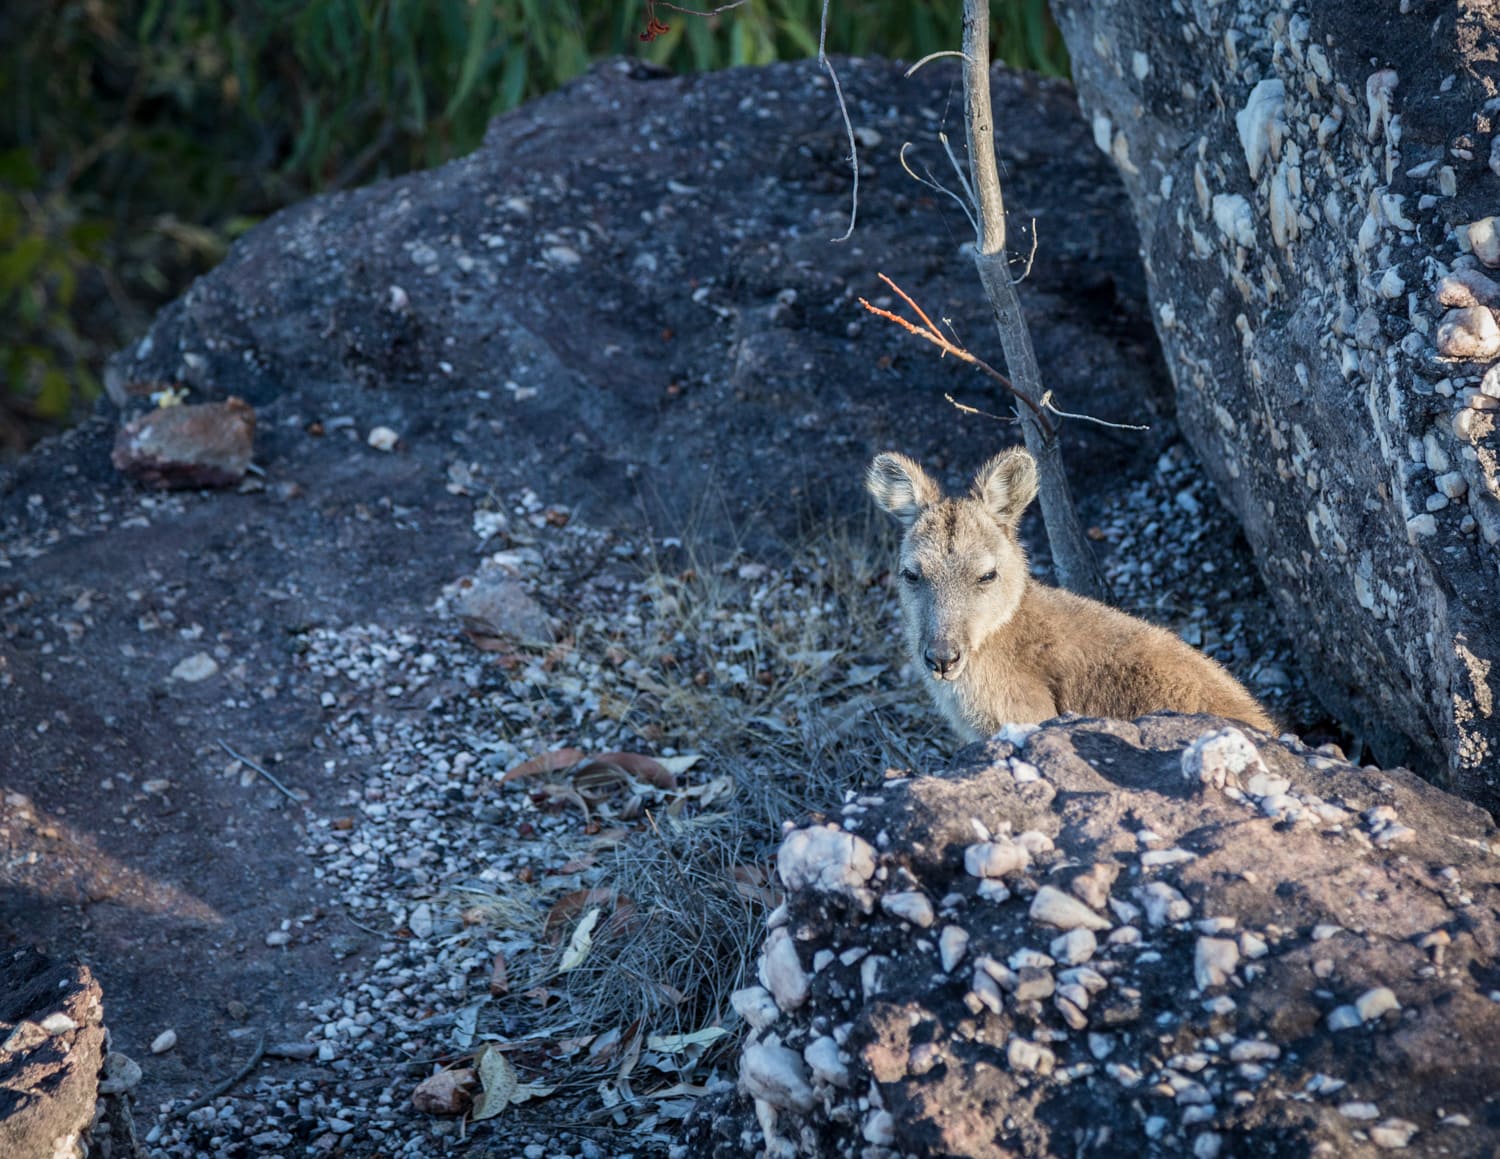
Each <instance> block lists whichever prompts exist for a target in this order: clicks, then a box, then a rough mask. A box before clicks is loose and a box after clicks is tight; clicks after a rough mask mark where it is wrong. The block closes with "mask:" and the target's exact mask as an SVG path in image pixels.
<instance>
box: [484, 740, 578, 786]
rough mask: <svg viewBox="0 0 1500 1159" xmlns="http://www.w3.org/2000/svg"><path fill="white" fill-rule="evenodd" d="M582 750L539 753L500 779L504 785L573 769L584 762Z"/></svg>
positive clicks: (557, 750)
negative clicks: (542, 774)
mask: <svg viewBox="0 0 1500 1159" xmlns="http://www.w3.org/2000/svg"><path fill="white" fill-rule="evenodd" d="M583 756H584V754H583V750H582V749H554V750H552V751H551V752H545V753H539V754H537V755H536V756H534V757H532V758H531V759H530V760H529V761H522V762H521V763H520V764H519V765H517V766H516V767H515V768H513V769H511V770H509V771H508V772H507V773H506V774H505V775H504V776H503V777H501V778H500V783H501V784H502V785H504V784H506V783H508V782H510V781H517V780H520V779H521V778H522V777H532V776H535V775H536V774H537V773H555V772H556V771H557V770H558V769H566V768H571V767H572V766H573V765H576V764H577V763H578V762H579V761H581V760H583Z"/></svg>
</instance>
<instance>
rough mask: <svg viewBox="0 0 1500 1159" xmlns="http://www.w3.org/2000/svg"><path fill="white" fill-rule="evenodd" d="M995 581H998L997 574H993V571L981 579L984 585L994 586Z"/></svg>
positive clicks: (986, 573)
mask: <svg viewBox="0 0 1500 1159" xmlns="http://www.w3.org/2000/svg"><path fill="white" fill-rule="evenodd" d="M995 579H996V576H995V573H994V572H992V571H987V572H985V573H984V574H983V575H982V576H980V577H979V582H980V583H982V584H992V583H994V582H995Z"/></svg>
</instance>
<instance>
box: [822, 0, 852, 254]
mask: <svg viewBox="0 0 1500 1159" xmlns="http://www.w3.org/2000/svg"><path fill="white" fill-rule="evenodd" d="M827 40H828V0H823V22H822V24H821V25H820V26H819V28H818V63H819V64H820V65H822V66H823V68H824V69H825V70H826V71H827V73H828V79H829V80H831V81H832V82H833V95H834V96H835V97H836V98H838V102H839V116H841V117H843V118H844V132H845V133H847V134H848V136H849V169H850V171H851V172H852V173H853V175H854V188H853V190H852V191H851V192H850V194H849V228H848V229H846V230H845V231H844V236H843V237H835V238H830V239H829V240H830V241H848V240H849V239H850V238H851V237H853V236H854V219H855V218H857V217H858V216H859V143H858V142H857V141H855V139H854V124H853V122H852V121H850V120H849V106H848V105H847V104H846V103H845V102H844V86H843V85H841V84H839V74H838V73H836V72H834V71H833V61H831V60H829V59H828V53H827V52H826V51H825V50H824V46H825V44H826V42H827Z"/></svg>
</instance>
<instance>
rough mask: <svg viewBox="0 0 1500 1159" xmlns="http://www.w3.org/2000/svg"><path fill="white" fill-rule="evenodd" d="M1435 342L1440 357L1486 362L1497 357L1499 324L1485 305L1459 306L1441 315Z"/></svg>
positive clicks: (1498, 352)
mask: <svg viewBox="0 0 1500 1159" xmlns="http://www.w3.org/2000/svg"><path fill="white" fill-rule="evenodd" d="M1435 343H1436V346H1437V352H1438V353H1439V354H1440V355H1442V356H1443V357H1444V358H1456V359H1462V360H1463V361H1465V362H1490V361H1492V360H1493V359H1495V358H1496V357H1497V356H1500V326H1497V325H1496V324H1495V316H1494V315H1493V314H1492V313H1490V311H1489V308H1488V307H1485V306H1463V307H1459V308H1458V309H1454V310H1449V311H1448V312H1447V313H1446V314H1444V315H1443V320H1442V321H1441V322H1439V323H1438V327H1437V336H1436V339H1435Z"/></svg>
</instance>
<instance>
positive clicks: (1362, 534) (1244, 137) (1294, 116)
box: [1054, 0, 1500, 809]
mask: <svg viewBox="0 0 1500 1159" xmlns="http://www.w3.org/2000/svg"><path fill="white" fill-rule="evenodd" d="M1054 7H1055V8H1056V10H1057V15H1058V19H1059V22H1060V24H1061V25H1062V28H1063V31H1064V34H1065V35H1066V37H1067V40H1068V45H1069V48H1070V50H1071V52H1072V56H1073V62H1074V70H1075V73H1076V78H1077V83H1078V89H1079V95H1080V98H1081V101H1082V104H1083V107H1084V110H1085V113H1086V114H1087V115H1088V116H1089V117H1090V119H1091V123H1092V127H1093V133H1094V140H1095V142H1096V143H1097V144H1098V146H1099V147H1100V148H1101V149H1103V150H1105V151H1106V152H1108V153H1109V154H1110V155H1111V156H1112V157H1113V158H1114V160H1115V162H1116V164H1117V166H1118V168H1119V171H1120V173H1121V175H1122V177H1123V178H1124V180H1125V185H1126V188H1127V189H1128V190H1129V192H1130V197H1131V201H1132V203H1133V205H1134V207H1135V218H1136V223H1137V224H1138V226H1139V228H1140V232H1141V245H1142V252H1143V254H1144V257H1145V260H1146V267H1147V275H1148V278H1149V282H1150V286H1151V293H1152V300H1153V306H1154V314H1155V321H1156V326H1157V331H1158V333H1159V334H1160V336H1161V339H1162V343H1163V346H1164V348H1165V351H1166V355H1167V362H1168V365H1169V367H1170V369H1171V372H1172V374H1173V377H1174V379H1175V381H1176V387H1177V397H1178V412H1179V419H1180V421H1181V423H1182V426H1183V429H1184V432H1185V433H1186V434H1187V435H1188V437H1189V438H1190V439H1191V441H1192V442H1193V443H1194V445H1195V446H1196V447H1197V449H1198V451H1199V453H1200V455H1201V456H1202V457H1203V459H1204V462H1205V463H1206V464H1207V466H1208V468H1209V470H1210V471H1211V472H1213V474H1214V477H1215V480H1216V481H1217V483H1218V485H1219V488H1220V490H1221V492H1222V494H1223V495H1224V496H1225V497H1226V499H1227V500H1228V502H1229V503H1230V505H1231V506H1232V507H1233V508H1234V510H1235V511H1236V513H1237V514H1238V515H1239V517H1240V520H1241V522H1242V523H1243V525H1244V527H1245V534H1246V536H1247V537H1248V539H1249V541H1250V543H1251V546H1252V547H1253V549H1254V551H1255V553H1256V555H1257V557H1258V560H1259V564H1260V568H1261V571H1262V574H1263V576H1264V577H1265V579H1266V581H1267V585H1268V587H1269V588H1270V589H1271V591H1272V593H1273V594H1274V597H1275V599H1276V602H1277V605H1278V608H1279V609H1280V612H1281V614H1282V616H1283V619H1284V622H1285V623H1286V624H1287V625H1288V627H1289V629H1290V631H1291V634H1292V636H1293V638H1294V639H1296V640H1298V641H1299V642H1300V644H1301V646H1302V648H1303V656H1304V660H1305V662H1306V667H1307V669H1308V671H1309V672H1311V673H1314V674H1316V677H1317V683H1318V689H1317V690H1318V692H1319V694H1320V695H1321V696H1322V698H1323V699H1324V701H1325V702H1326V703H1327V704H1328V705H1329V706H1330V707H1331V708H1332V709H1333V710H1334V711H1335V712H1336V713H1337V714H1338V715H1340V716H1341V717H1343V718H1345V719H1347V720H1349V721H1351V722H1355V723H1356V724H1357V726H1358V727H1359V728H1361V729H1362V730H1363V732H1364V734H1365V737H1366V738H1367V739H1368V740H1369V742H1370V743H1371V745H1372V746H1373V747H1374V750H1375V752H1376V754H1377V755H1378V756H1379V757H1380V759H1381V760H1382V761H1383V762H1385V763H1394V762H1406V763H1411V764H1412V765H1413V767H1415V768H1418V769H1420V770H1421V771H1422V772H1424V773H1425V774H1429V775H1434V776H1436V777H1438V778H1439V779H1440V780H1447V782H1448V783H1450V784H1451V785H1452V786H1453V787H1454V788H1455V789H1456V790H1457V791H1459V792H1460V793H1462V794H1464V795H1465V796H1467V797H1469V798H1470V799H1472V800H1474V801H1477V802H1479V803H1480V804H1482V805H1485V806H1486V807H1488V808H1491V809H1494V808H1495V807H1496V806H1497V805H1500V715H1497V714H1496V712H1495V699H1496V691H1497V687H1496V684H1495V682H1494V673H1493V669H1494V665H1495V663H1496V661H1497V660H1500V616H1497V615H1496V614H1495V609H1496V607H1497V605H1500V568H1497V563H1500V550H1497V545H1500V481H1497V476H1496V464H1497V454H1500V442H1497V439H1496V433H1495V420H1496V417H1497V414H1496V408H1500V370H1497V369H1494V366H1495V359H1496V357H1497V356H1500V330H1497V327H1496V325H1495V318H1494V315H1493V313H1492V309H1491V307H1493V306H1495V305H1497V304H1500V293H1497V286H1496V283H1495V281H1494V280H1493V279H1494V276H1495V273H1496V271H1495V269H1494V267H1495V265H1496V264H1497V263H1500V246H1497V237H1496V233H1495V230H1494V228H1493V226H1494V222H1493V220H1492V219H1491V216H1490V215H1492V214H1494V213H1496V212H1497V211H1500V178H1497V173H1500V146H1497V141H1500V138H1496V137H1494V136H1493V135H1492V132H1493V125H1492V122H1493V120H1494V118H1495V116H1496V106H1495V102H1494V100H1493V97H1494V94H1495V92H1496V79H1497V75H1500V74H1497V66H1496V62H1495V60H1494V53H1493V44H1494V42H1495V36H1496V31H1497V29H1496V17H1495V16H1494V14H1493V12H1491V11H1490V10H1488V9H1486V8H1480V7H1464V6H1459V5H1451V6H1443V5H1430V4H1411V5H1406V4H1403V5H1401V6H1400V7H1399V10H1398V9H1397V7H1396V6H1394V5H1391V4H1384V3H1375V2H1373V0H1369V2H1364V0H1352V2H1341V3H1308V2H1298V3H1292V4H1285V3H1281V2H1279V0H1234V2H1231V3H1207V2H1191V3H1174V4H1170V5H1168V4H1160V3H1157V2H1155V0H1123V2H1120V3H1110V4H1101V3H1090V2H1088V0H1059V2H1058V3H1057V4H1055V5H1054ZM1486 46H1488V47H1486Z"/></svg>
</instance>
